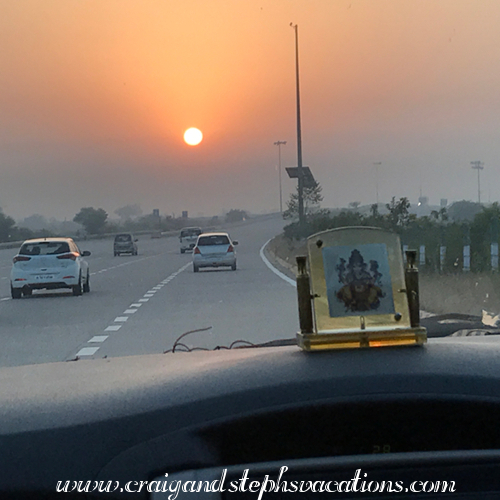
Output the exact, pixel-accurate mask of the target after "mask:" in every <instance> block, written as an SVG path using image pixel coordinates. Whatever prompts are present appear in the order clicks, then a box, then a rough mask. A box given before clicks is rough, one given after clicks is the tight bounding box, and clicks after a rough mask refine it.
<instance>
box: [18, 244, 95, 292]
mask: <svg viewBox="0 0 500 500" xmlns="http://www.w3.org/2000/svg"><path fill="white" fill-rule="evenodd" d="M89 255H90V252H88V251H85V252H81V251H80V249H79V248H78V246H77V245H76V243H75V242H74V241H73V240H72V239H71V238H43V239H33V240H26V241H25V242H24V243H23V244H22V245H21V248H20V249H19V252H18V254H17V255H16V256H15V257H14V259H13V265H12V270H11V273H10V291H11V295H12V298H13V299H19V298H21V296H22V295H24V296H29V295H31V294H32V293H33V290H43V289H47V290H52V289H57V288H71V290H72V291H73V295H81V294H82V293H84V292H90V272H89V265H88V263H87V261H86V260H85V259H84V258H83V257H88V256H89Z"/></svg>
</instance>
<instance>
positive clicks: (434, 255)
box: [283, 184, 500, 272]
mask: <svg viewBox="0 0 500 500" xmlns="http://www.w3.org/2000/svg"><path fill="white" fill-rule="evenodd" d="M322 199H323V197H322V194H321V186H320V185H319V184H316V186H313V187H311V188H309V189H308V190H306V189H305V190H304V207H305V224H304V226H303V227H300V226H299V224H298V222H297V220H296V219H297V212H298V210H297V205H298V203H297V201H298V197H297V193H294V194H292V195H291V198H290V201H289V202H288V208H287V210H286V211H285V212H284V213H283V217H284V218H285V219H289V220H292V222H291V223H290V224H288V225H287V226H285V228H284V234H285V236H286V237H288V238H290V239H304V238H307V237H308V236H310V235H312V234H315V233H318V232H320V231H326V230H328V229H334V228H338V227H347V226H371V227H379V228H382V229H386V230H388V231H392V232H395V233H397V234H399V236H400V239H401V243H402V245H405V246H407V247H408V248H413V249H417V250H418V249H420V248H421V247H425V264H424V269H422V271H424V272H425V271H430V272H441V271H443V272H459V271H461V270H462V269H463V268H464V267H465V266H464V247H468V248H469V255H470V270H471V271H475V272H483V271H491V270H492V254H494V252H495V251H496V252H497V255H498V245H499V234H500V205H499V204H498V203H493V204H492V205H490V206H488V207H486V206H483V205H480V204H479V203H474V202H469V201H461V202H457V203H454V204H453V205H451V207H449V208H441V209H439V210H433V211H432V212H431V214H430V215H428V216H422V217H417V215H415V214H412V213H411V212H410V207H411V204H410V202H409V200H408V198H406V197H402V198H399V199H396V198H395V197H393V198H392V199H391V201H390V202H389V203H387V204H385V209H386V210H385V211H386V213H384V214H381V213H380V212H379V205H377V204H373V205H371V207H370V211H369V213H367V214H363V213H360V212H359V210H358V206H359V203H352V204H350V205H351V208H350V209H343V210H341V211H340V212H339V213H335V214H334V213H332V212H331V211H330V210H325V209H322V208H321V206H320V203H321V201H322ZM495 246H496V249H497V250H495ZM443 248H444V251H443ZM443 257H444V259H443ZM442 259H443V260H442ZM468 264H469V263H468Z"/></svg>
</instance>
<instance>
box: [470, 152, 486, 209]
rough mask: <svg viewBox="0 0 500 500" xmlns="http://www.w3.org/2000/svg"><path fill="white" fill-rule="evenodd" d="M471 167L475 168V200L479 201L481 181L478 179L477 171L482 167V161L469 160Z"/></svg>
mask: <svg viewBox="0 0 500 500" xmlns="http://www.w3.org/2000/svg"><path fill="white" fill-rule="evenodd" d="M470 164H471V165H472V167H471V168H472V169H474V170H477V201H478V203H481V183H480V180H479V172H481V170H483V169H484V163H483V162H482V161H479V160H477V161H471V162H470Z"/></svg>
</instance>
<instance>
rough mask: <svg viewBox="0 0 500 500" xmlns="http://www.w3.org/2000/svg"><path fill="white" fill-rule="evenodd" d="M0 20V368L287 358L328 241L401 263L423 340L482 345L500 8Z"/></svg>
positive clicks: (65, 9) (156, 4)
mask: <svg viewBox="0 0 500 500" xmlns="http://www.w3.org/2000/svg"><path fill="white" fill-rule="evenodd" d="M0 4H1V6H2V9H1V12H2V13H1V15H0V40H1V47H2V50H1V51H0V68H1V72H0V160H1V171H2V182H1V185H0V193H1V196H0V208H1V210H0V269H1V273H0V321H1V324H2V328H1V329H0V336H1V345H2V349H1V350H0V367H10V366H19V365H35V364H45V363H49V362H60V361H68V360H72V359H78V360H89V361H90V360H96V359H104V358H106V359H110V358H118V357H124V356H136V355H143V354H154V353H163V352H164V351H168V350H169V349H171V348H172V346H173V345H174V343H175V342H176V340H177V339H178V338H179V337H180V336H182V335H183V334H184V333H186V332H193V333H190V334H189V336H188V337H187V339H186V338H184V340H185V342H184V345H185V346H186V350H197V349H208V350H213V349H216V348H220V347H229V346H231V345H232V343H233V342H235V341H240V340H241V341H245V342H248V344H247V345H250V344H252V345H262V344H265V343H267V342H277V343H280V342H282V341H283V342H290V341H291V342H294V339H296V334H297V331H298V330H299V326H300V325H299V316H298V303H297V290H296V274H297V271H298V267H297V260H296V258H297V256H308V248H307V243H306V241H307V238H308V237H309V236H311V235H313V234H315V233H318V232H321V231H326V230H330V229H335V228H340V227H358V226H361V227H376V228H381V229H384V230H386V231H389V232H391V233H396V234H397V235H398V237H399V238H400V246H401V255H403V252H405V251H406V250H415V251H416V254H415V258H416V266H417V267H418V269H419V279H420V281H419V284H420V308H421V310H422V311H421V314H422V317H423V318H424V319H425V321H427V323H426V324H427V325H429V324H431V323H429V321H431V320H430V319H429V318H432V317H439V321H441V322H439V321H438V320H437V319H436V320H435V322H434V323H432V325H431V326H430V327H429V330H428V331H429V336H430V337H432V336H444V335H453V334H457V332H461V333H458V335H469V334H470V332H471V331H475V332H479V334H480V335H492V334H496V333H499V332H500V330H499V328H500V292H499V290H500V273H499V271H500V266H499V247H498V245H499V242H500V204H499V201H500V184H499V183H498V182H497V179H498V175H497V173H496V172H497V170H499V168H500V167H499V166H497V162H498V158H499V157H500V141H498V139H497V136H498V133H499V130H500V99H499V98H498V97H497V95H498V93H499V89H500V58H499V57H498V47H499V46H500V31H499V29H498V20H499V19H500V1H498V0H262V1H261V2H255V1H254V0H210V1H207V0H189V1H184V0H168V1H166V0H120V1H116V0H106V1H103V0H86V1H82V0H44V1H40V0H0ZM299 184H300V196H299ZM228 234H229V235H230V237H228V236H227V235H228ZM196 237H198V241H197V247H196V246H195V242H196ZM45 238H47V241H44V239H45ZM50 238H56V239H60V240H61V241H51V240H50ZM64 238H71V240H72V241H73V242H74V243H76V245H78V247H77V248H79V249H80V250H81V255H80V256H79V257H78V258H75V252H76V251H77V250H76V249H75V247H73V244H74V243H71V244H68V243H67V242H66V241H63V239H64ZM183 238H186V239H183ZM32 240H35V241H36V242H33V241H32ZM137 240H139V242H138V243H137ZM218 245H219V246H220V248H218V249H216V248H213V247H215V246H218ZM223 245H224V246H226V248H223ZM229 245H231V247H229ZM236 245H237V246H236ZM210 247H212V249H210ZM233 247H234V248H233ZM318 248H319V247H318ZM354 250H357V251H358V253H356V252H354ZM377 251H378V250H377ZM89 252H90V255H89ZM51 254H54V255H55V254H57V255H59V254H68V255H66V256H65V257H62V258H60V259H57V263H58V265H59V268H58V269H59V270H57V272H56V270H54V269H55V268H54V269H52V267H50V266H49V265H48V264H47V265H45V264H44V262H48V261H50V260H54V261H55V260H56V259H36V258H33V259H28V258H27V257H31V256H35V255H41V256H44V255H51ZM83 254H85V255H83ZM377 255H379V254H377ZM380 255H382V254H380ZM398 255H399V251H398ZM80 257H81V258H80ZM379 257H380V256H379ZM379 257H370V256H367V254H366V253H365V252H364V251H363V249H358V248H354V249H351V250H350V251H349V253H345V254H339V255H335V258H336V259H337V260H335V262H334V263H333V264H331V265H330V267H328V273H329V279H332V280H334V279H337V281H338V282H341V283H342V286H343V287H344V288H342V290H340V289H339V290H337V289H334V287H333V286H332V288H331V290H329V293H330V298H331V301H332V302H333V303H334V304H333V305H332V308H331V311H335V310H340V311H342V312H344V313H345V312H346V310H347V312H348V313H349V314H351V313H352V312H353V311H352V310H350V309H352V308H356V307H358V305H356V303H355V301H354V302H353V301H352V300H351V299H352V297H351V296H350V295H349V293H350V292H351V290H350V289H349V286H351V285H352V286H353V287H355V286H358V287H359V286H362V285H363V286H364V285H366V283H368V284H369V285H370V287H371V288H370V290H369V292H370V293H372V295H371V296H370V298H369V300H371V302H370V301H368V302H366V303H365V304H364V305H363V307H365V309H366V310H369V311H375V312H377V308H378V307H380V308H382V309H378V311H379V312H380V310H385V309H383V307H385V306H384V305H383V304H384V300H392V298H394V297H393V296H391V295H390V294H388V293H387V292H384V291H383V288H382V287H381V286H379V285H380V283H379V282H383V280H384V279H388V271H387V268H386V269H384V267H383V265H382V264H381V263H380V262H382V257H380V258H379ZM308 258H309V256H308ZM372 261H373V262H372ZM35 264H40V266H39V267H40V269H37V270H36V272H35V271H33V272H32V271H31V269H30V266H31V267H35ZM42 264H43V265H42ZM307 265H309V264H307ZM28 271H29V272H28ZM377 283H378V284H377ZM377 286H378V287H379V288H380V290H379V289H378V288H375V287H377ZM403 289H404V286H403V284H401V286H400V287H399V289H398V290H403ZM332 290H333V292H332ZM398 290H395V291H394V296H396V295H397V294H398V293H399V292H398ZM325 293H326V291H325ZM367 294H368V292H367ZM318 295H320V294H318ZM315 298H318V297H315ZM323 298H324V297H323ZM382 299H384V300H382ZM349 300H351V302H349ZM367 300H368V299H367ZM342 301H343V302H342ZM379 303H381V304H382V305H380V306H379V305H378V304H379ZM387 307H388V308H387V309H386V310H387V311H391V313H392V312H393V309H394V307H393V305H392V304H391V307H389V306H387ZM329 311H330V310H329ZM354 312H356V310H355V311H354ZM397 313H398V311H397V309H394V314H397ZM442 315H445V316H444V317H443V316H442ZM423 321H424V320H423Z"/></svg>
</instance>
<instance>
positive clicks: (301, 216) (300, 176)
mask: <svg viewBox="0 0 500 500" xmlns="http://www.w3.org/2000/svg"><path fill="white" fill-rule="evenodd" d="M290 26H291V27H292V28H293V29H294V30H295V86H296V89H297V174H298V181H299V192H298V198H299V200H298V201H299V226H300V227H303V226H304V171H303V169H302V134H301V130H300V86H299V27H298V26H297V25H296V24H293V23H290Z"/></svg>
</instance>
